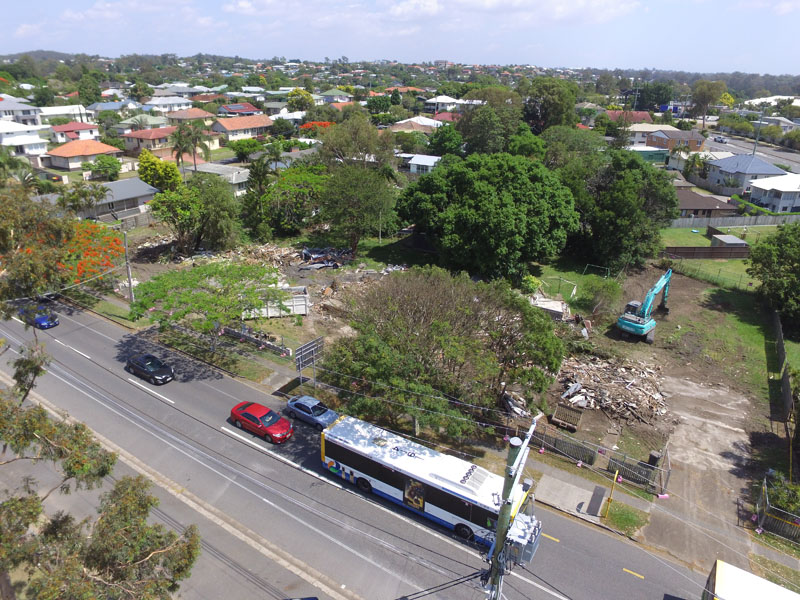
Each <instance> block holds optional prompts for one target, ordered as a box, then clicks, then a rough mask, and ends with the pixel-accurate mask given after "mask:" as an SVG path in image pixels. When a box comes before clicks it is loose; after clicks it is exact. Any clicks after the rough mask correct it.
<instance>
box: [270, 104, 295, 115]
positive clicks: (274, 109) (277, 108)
mask: <svg viewBox="0 0 800 600" xmlns="http://www.w3.org/2000/svg"><path fill="white" fill-rule="evenodd" d="M288 106H289V103H288V102H264V112H265V113H266V114H268V115H269V116H272V115H277V114H278V113H279V112H281V111H282V110H287V111H288V110H289V109H288V108H287V107H288Z"/></svg>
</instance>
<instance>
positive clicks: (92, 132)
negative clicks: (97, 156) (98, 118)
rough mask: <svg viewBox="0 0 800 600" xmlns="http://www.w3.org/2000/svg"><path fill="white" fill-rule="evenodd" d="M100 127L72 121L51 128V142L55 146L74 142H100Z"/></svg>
mask: <svg viewBox="0 0 800 600" xmlns="http://www.w3.org/2000/svg"><path fill="white" fill-rule="evenodd" d="M99 139H100V127H99V126H97V125H95V124H94V123H78V122H77V121H72V122H70V123H65V124H64V125H53V126H51V127H50V141H52V142H53V143H54V144H66V143H67V142H71V141H72V140H99Z"/></svg>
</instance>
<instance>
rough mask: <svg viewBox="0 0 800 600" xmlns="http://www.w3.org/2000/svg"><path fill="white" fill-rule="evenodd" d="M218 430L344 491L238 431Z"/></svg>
mask: <svg viewBox="0 0 800 600" xmlns="http://www.w3.org/2000/svg"><path fill="white" fill-rule="evenodd" d="M220 429H221V430H222V431H224V432H225V433H227V434H228V435H232V436H234V437H236V438H239V439H240V440H242V441H243V442H246V443H248V444H250V445H251V446H253V447H255V448H258V449H259V450H261V451H262V452H263V453H265V454H269V455H270V456H271V457H272V458H276V459H278V460H279V461H281V462H282V463H285V464H287V465H289V466H291V467H294V468H295V469H299V470H301V471H302V472H303V473H305V474H306V475H311V476H312V477H315V478H316V479H319V480H320V481H324V482H325V483H329V484H331V485H332V486H333V487H336V488H339V489H340V490H343V489H344V486H343V485H341V484H340V483H337V482H335V481H331V480H330V479H328V478H327V477H323V476H322V475H320V474H319V473H315V472H314V471H312V470H311V469H307V468H306V467H304V466H302V465H300V464H298V463H296V462H293V461H291V460H289V459H288V458H286V457H285V456H281V455H280V454H278V453H277V452H273V451H272V450H270V449H269V448H265V447H264V446H262V445H261V444H257V443H255V442H254V441H253V440H251V439H249V438H247V437H245V436H243V435H242V434H241V433H239V432H238V431H234V430H232V429H228V428H227V427H220Z"/></svg>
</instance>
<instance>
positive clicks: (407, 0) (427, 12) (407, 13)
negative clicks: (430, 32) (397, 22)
mask: <svg viewBox="0 0 800 600" xmlns="http://www.w3.org/2000/svg"><path fill="white" fill-rule="evenodd" d="M441 11H442V7H441V6H440V5H439V0H403V1H402V2H397V3H396V4H393V5H392V6H391V7H389V14H390V15H391V16H392V17H396V18H400V19H407V18H420V17H432V16H434V15H437V14H439V13H440V12H441Z"/></svg>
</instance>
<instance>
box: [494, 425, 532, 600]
mask: <svg viewBox="0 0 800 600" xmlns="http://www.w3.org/2000/svg"><path fill="white" fill-rule="evenodd" d="M541 416H542V414H541V413H540V414H539V415H537V417H536V418H535V419H534V420H533V423H532V424H531V427H530V429H529V430H528V433H527V435H526V436H525V440H524V441H523V440H521V439H519V438H518V437H516V436H515V437H512V438H511V439H510V440H509V441H508V443H509V448H508V457H507V459H506V468H505V477H504V478H503V499H502V504H501V506H500V513H499V514H498V518H497V533H496V537H495V542H494V544H493V545H492V549H491V550H490V551H489V553H490V556H489V558H488V560H489V562H490V563H491V567H490V570H489V571H488V572H487V573H486V575H487V576H488V577H485V580H486V583H488V585H489V588H488V589H489V594H488V600H500V599H501V598H502V590H503V576H504V575H505V572H506V565H507V564H508V563H509V562H510V561H511V557H510V556H509V555H508V552H507V550H508V548H509V546H508V544H507V538H508V537H509V530H510V529H511V528H512V522H511V517H512V514H511V511H512V510H513V506H512V500H511V494H512V492H513V490H514V487H515V486H516V485H517V484H518V483H519V478H520V476H521V475H522V472H523V470H524V469H525V462H526V460H527V459H528V444H529V443H530V440H531V437H532V436H533V431H534V429H536V422H537V421H538V420H539V418H540V417H541ZM512 537H513V536H512ZM537 538H538V534H537ZM534 551H535V550H534ZM531 558H532V555H531ZM528 560H530V559H528ZM514 562H517V561H514Z"/></svg>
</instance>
